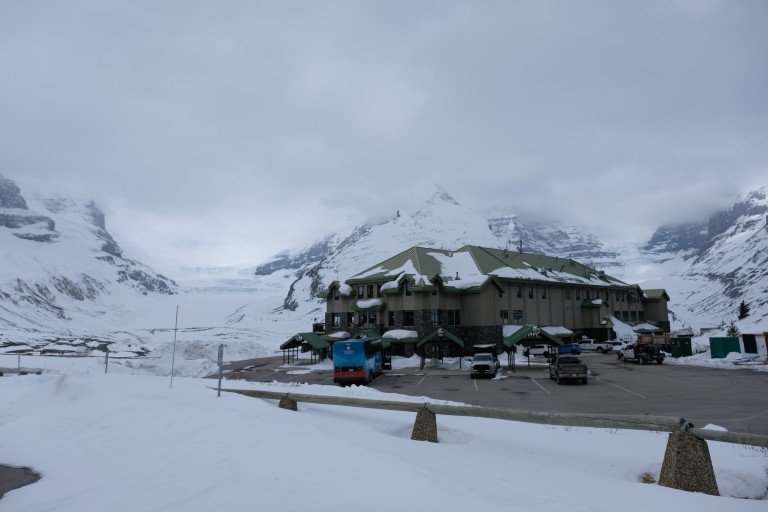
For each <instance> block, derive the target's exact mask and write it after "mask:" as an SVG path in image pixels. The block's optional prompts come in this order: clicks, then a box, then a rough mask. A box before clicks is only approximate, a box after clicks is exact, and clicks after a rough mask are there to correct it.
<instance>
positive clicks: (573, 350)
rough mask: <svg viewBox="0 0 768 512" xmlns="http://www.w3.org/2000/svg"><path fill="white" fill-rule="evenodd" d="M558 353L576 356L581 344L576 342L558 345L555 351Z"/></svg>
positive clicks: (579, 352)
mask: <svg viewBox="0 0 768 512" xmlns="http://www.w3.org/2000/svg"><path fill="white" fill-rule="evenodd" d="M557 353H558V354H571V355H574V356H577V355H579V354H581V345H579V344H578V343H569V344H568V345H563V346H562V347H560V348H559V349H558V351H557Z"/></svg>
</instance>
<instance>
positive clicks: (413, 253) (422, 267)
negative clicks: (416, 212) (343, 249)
mask: <svg viewBox="0 0 768 512" xmlns="http://www.w3.org/2000/svg"><path fill="white" fill-rule="evenodd" d="M431 252H438V253H443V254H446V255H448V254H449V253H450V252H451V251H445V250H442V249H430V248H427V247H411V248H410V249H407V250H405V251H403V252H401V253H400V254H396V255H395V256H392V257H391V258H389V259H386V260H384V261H382V262H381V263H377V264H376V265H374V266H372V267H369V268H367V269H365V270H364V271H362V272H360V273H358V274H357V275H355V276H352V278H350V279H347V281H346V282H347V283H349V284H355V283H362V282H366V283H368V282H371V281H382V282H386V281H392V280H394V279H395V278H396V277H397V276H396V275H392V274H390V272H392V271H394V270H397V269H399V268H403V267H406V266H408V263H409V262H410V263H411V265H412V266H413V269H414V270H415V271H416V273H417V274H420V275H422V276H436V275H439V274H440V271H441V270H442V265H441V264H440V262H439V261H438V260H437V259H436V258H435V257H434V256H430V255H429V254H427V253H431ZM377 270H378V271H377ZM359 276H364V277H359Z"/></svg>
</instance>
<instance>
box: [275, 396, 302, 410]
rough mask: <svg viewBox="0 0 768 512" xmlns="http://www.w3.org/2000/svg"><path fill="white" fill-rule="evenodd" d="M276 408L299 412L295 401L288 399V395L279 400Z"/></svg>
mask: <svg viewBox="0 0 768 512" xmlns="http://www.w3.org/2000/svg"><path fill="white" fill-rule="evenodd" d="M278 407H279V408H281V409H289V410H291V411H298V410H299V407H298V404H297V403H296V400H294V399H293V398H290V397H289V396H288V395H285V396H284V397H283V398H281V399H280V403H279V404H278Z"/></svg>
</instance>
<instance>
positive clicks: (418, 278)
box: [329, 245, 630, 293]
mask: <svg viewBox="0 0 768 512" xmlns="http://www.w3.org/2000/svg"><path fill="white" fill-rule="evenodd" d="M467 256H468V257H469V258H467ZM454 257H456V259H455V260H453V259H452V258H454ZM452 261H455V262H456V266H455V268H452V265H451V262H452ZM473 264H474V265H473ZM468 265H469V267H468ZM464 272H470V273H471V274H472V275H470V276H464V275H462V276H459V275H458V274H459V273H464ZM403 274H405V275H406V276H409V277H411V276H412V279H411V280H410V283H411V284H410V285H409V286H411V287H412V288H413V289H414V291H421V290H419V288H420V287H424V289H425V290H426V289H430V290H431V289H434V286H435V284H436V283H438V284H439V285H441V286H443V287H445V288H455V289H461V290H462V291H468V292H472V291H478V290H480V289H482V288H483V287H484V286H486V285H487V284H488V281H489V280H492V279H493V280H496V284H497V285H498V284H499V281H500V280H505V279H512V280H516V281H517V280H526V281H543V282H550V283H553V284H554V283H563V282H566V283H567V282H572V283H574V284H583V285H587V286H588V285H590V284H592V285H609V286H617V287H628V286H630V285H628V284H627V283H625V282H623V281H620V280H618V279H616V278H614V277H611V276H609V275H607V274H606V273H605V272H602V271H599V270H596V269H594V268H592V267H590V266H588V265H584V264H582V263H579V262H577V261H575V260H573V259H571V258H561V257H558V256H546V255H543V254H532V253H524V252H518V251H511V250H505V249H494V248H489V247H480V246H475V245H466V246H464V247H462V248H460V249H457V250H455V251H452V250H446V249H434V248H428V247H418V246H417V247H411V248H410V249H407V250H405V251H403V252H401V253H399V254H396V255H395V256H392V257H391V258H388V259H386V260H384V261H382V262H381V263H378V264H376V265H373V266H371V267H368V268H367V269H365V270H364V271H362V272H359V273H358V274H355V275H354V276H352V277H351V278H349V279H347V280H346V281H345V282H346V283H347V284H350V285H353V284H359V283H372V282H378V283H385V282H389V281H394V280H395V279H398V277H400V276H402V275H403ZM454 276H455V277H454ZM466 277H469V278H470V279H471V280H472V284H471V285H467V284H465V283H466V281H464V282H461V279H462V278H466ZM483 277H485V280H483V279H482V278H483ZM329 288H330V287H329ZM385 293H392V290H386V292H385Z"/></svg>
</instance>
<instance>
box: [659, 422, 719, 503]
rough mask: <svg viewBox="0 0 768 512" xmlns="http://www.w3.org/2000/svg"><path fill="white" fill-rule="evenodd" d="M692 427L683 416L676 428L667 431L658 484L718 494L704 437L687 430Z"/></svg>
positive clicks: (683, 489)
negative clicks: (678, 426) (669, 432)
mask: <svg viewBox="0 0 768 512" xmlns="http://www.w3.org/2000/svg"><path fill="white" fill-rule="evenodd" d="M692 426H693V425H691V424H690V423H688V422H686V421H685V420H684V419H683V420H681V424H680V430H679V431H674V432H672V433H671V434H669V440H668V441H667V450H666V452H665V453H664V462H663V463H662V465H661V474H660V475H659V485H663V486H665V487H672V488H673V489H680V490H682V491H690V492H703V493H705V494H710V495H712V496H720V491H719V490H718V488H717V480H716V479H715V470H714V468H713V467H712V457H711V456H710V455H709V447H708V446H707V442H706V441H705V440H704V439H701V438H699V437H696V436H695V435H694V434H693V433H691V432H688V431H687V430H688V427H692Z"/></svg>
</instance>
